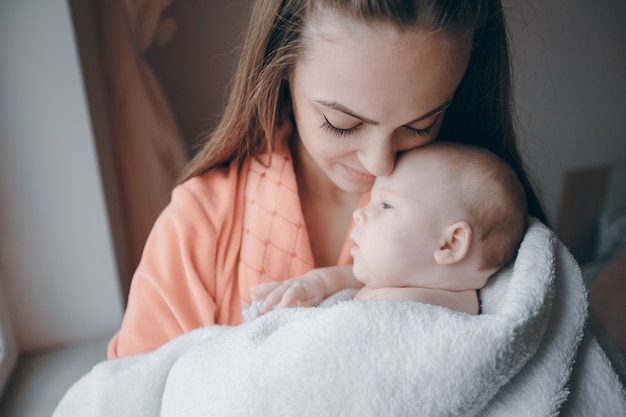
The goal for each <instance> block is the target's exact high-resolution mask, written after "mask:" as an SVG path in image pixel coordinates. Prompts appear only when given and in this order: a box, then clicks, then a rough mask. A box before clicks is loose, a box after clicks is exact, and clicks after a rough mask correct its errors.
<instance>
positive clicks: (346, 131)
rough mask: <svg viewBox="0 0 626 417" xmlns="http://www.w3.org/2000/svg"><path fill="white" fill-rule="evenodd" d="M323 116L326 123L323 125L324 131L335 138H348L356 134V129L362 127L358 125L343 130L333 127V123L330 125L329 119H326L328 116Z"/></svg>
mask: <svg viewBox="0 0 626 417" xmlns="http://www.w3.org/2000/svg"><path fill="white" fill-rule="evenodd" d="M323 116H324V123H322V129H324V130H326V131H328V132H330V133H332V134H333V135H335V136H339V137H340V138H342V137H344V136H348V135H350V134H351V133H354V132H355V131H356V129H357V128H358V127H359V126H360V125H356V126H353V127H351V128H348V129H341V128H339V127H335V126H333V125H332V123H330V122H329V121H328V119H327V118H326V115H323Z"/></svg>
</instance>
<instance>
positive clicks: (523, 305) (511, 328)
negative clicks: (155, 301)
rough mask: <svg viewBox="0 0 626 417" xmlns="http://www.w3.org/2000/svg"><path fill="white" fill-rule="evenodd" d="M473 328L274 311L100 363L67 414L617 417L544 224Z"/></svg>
mask: <svg viewBox="0 0 626 417" xmlns="http://www.w3.org/2000/svg"><path fill="white" fill-rule="evenodd" d="M481 302H482V314H481V315H478V316H470V315H467V314H463V313H459V312H456V311H452V310H449V309H446V308H444V307H438V306H432V305H426V304H421V303H416V302H407V301H359V300H350V301H344V302H340V303H337V304H336V305H334V306H332V307H329V308H293V309H279V310H275V311H272V312H270V313H268V314H266V315H264V316H262V317H259V318H258V319H256V320H253V321H251V322H249V323H246V324H244V325H241V326H235V327H230V326H209V327H206V328H202V329H198V330H196V331H193V332H190V333H188V334H185V335H182V336H180V337H179V338H177V339H175V340H173V341H171V342H170V343H168V344H166V345H164V346H163V347H161V348H160V349H158V350H156V351H154V352H152V353H148V354H142V355H136V356H132V357H128V358H122V359H117V360H113V361H108V362H103V363H101V364H99V365H97V366H96V367H95V368H94V369H93V370H92V371H91V372H90V373H89V374H87V375H86V376H85V377H83V378H82V379H81V380H79V381H78V382H77V383H76V384H75V385H74V386H73V387H72V388H71V389H70V390H69V391H68V393H67V394H66V396H65V397H64V399H63V400H62V401H61V403H60V404H59V406H58V408H57V410H56V412H55V414H54V417H65V416H81V417H90V416H94V417H95V416H116V417H122V416H133V417H137V416H163V417H174V416H192V417H195V416H337V415H340V416H377V417H378V416H503V417H504V416H506V417H517V416H529V417H538V416H556V415H563V416H581V417H582V416H585V417H589V416H626V395H625V393H624V389H623V387H622V386H621V385H620V383H619V381H618V378H617V375H616V374H615V372H614V370H613V368H612V367H611V364H610V362H609V361H608V359H607V358H606V356H605V355H604V352H603V351H602V350H601V348H600V346H599V345H598V343H597V341H596V340H595V338H594V337H593V336H591V335H589V334H585V331H584V329H585V327H584V326H585V320H586V317H587V313H586V312H587V304H586V292H585V288H584V285H583V282H582V278H581V274H580V269H579V268H578V266H577V264H576V262H575V261H574V259H573V257H572V256H571V255H570V254H569V252H568V251H567V250H566V249H565V248H564V246H563V245H562V244H561V243H560V242H559V241H558V240H557V239H556V237H555V236H554V234H553V233H552V232H551V231H550V230H549V229H548V228H546V227H545V226H543V225H542V224H541V223H539V222H538V221H536V220H531V223H530V226H529V230H528V232H527V234H526V236H525V238H524V241H523V242H522V246H521V248H520V251H519V253H518V256H517V258H516V261H515V262H514V264H513V265H512V266H511V267H508V268H506V269H504V270H502V271H501V272H500V273H499V274H498V275H497V276H496V277H494V278H493V279H492V280H491V281H490V283H489V284H488V286H487V287H486V288H485V289H483V290H482V291H481Z"/></svg>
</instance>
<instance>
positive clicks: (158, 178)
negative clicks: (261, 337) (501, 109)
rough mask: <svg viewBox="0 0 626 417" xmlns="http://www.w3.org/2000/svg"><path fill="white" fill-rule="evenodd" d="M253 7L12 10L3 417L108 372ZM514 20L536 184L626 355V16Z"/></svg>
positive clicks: (1, 80)
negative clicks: (138, 271)
mask: <svg viewBox="0 0 626 417" xmlns="http://www.w3.org/2000/svg"><path fill="white" fill-rule="evenodd" d="M251 3H252V0H221V1H203V0H174V1H173V2H172V1H171V0H153V1H145V0H108V1H104V0H70V1H62V0H26V1H24V0H3V1H2V2H0V342H1V344H0V347H1V350H0V355H1V356H0V389H1V388H2V387H3V386H4V387H5V395H4V396H3V399H2V400H1V401H0V416H17V415H24V416H26V415H28V416H30V417H33V416H39V415H42V416H43V415H46V416H49V415H50V414H51V411H52V409H53V408H54V405H56V403H57V402H58V401H59V399H60V396H61V395H62V394H63V393H64V392H65V390H67V388H68V387H69V385H70V384H71V383H72V382H73V381H74V380H76V379H77V378H78V377H79V376H80V375H82V374H83V373H85V372H86V371H87V370H88V369H89V368H90V367H91V366H93V364H94V363H96V362H98V361H100V360H104V359H105V347H106V342H107V341H108V339H109V338H110V337H111V335H112V334H113V332H114V331H115V330H116V329H117V328H118V326H119V324H120V320H121V317H122V313H123V309H124V306H125V302H126V294H127V291H128V285H129V283H130V278H131V275H132V271H133V270H134V267H135V266H136V263H137V260H138V257H139V256H140V252H141V248H142V246H143V242H144V240H145V237H146V235H147V233H148V231H149V229H150V227H151V225H152V223H153V222H154V220H155V218H156V216H157V215H158V213H159V212H160V210H161V209H162V208H163V206H164V205H165V204H166V203H167V201H168V198H169V190H170V189H171V186H172V183H173V181H174V180H175V178H176V176H177V173H178V170H179V169H180V167H181V166H182V164H184V162H185V161H186V160H187V158H188V157H189V156H190V155H191V154H192V153H193V151H194V144H195V143H197V142H198V140H199V139H200V138H201V136H202V134H203V132H206V131H208V130H210V129H211V128H212V127H213V126H215V124H216V121H217V120H218V117H219V114H220V109H221V107H222V105H223V103H224V100H225V97H226V94H227V91H228V82H229V79H230V75H231V74H232V71H233V68H234V65H235V59H236V55H237V53H236V51H237V47H238V43H239V40H240V34H241V30H242V28H243V26H244V23H245V21H246V19H247V14H248V9H249V6H250V4H251ZM505 7H506V13H507V15H508V18H509V24H510V37H511V44H512V51H513V68H514V73H515V80H516V105H517V111H518V115H519V120H518V122H519V128H520V130H519V131H520V136H521V139H522V148H523V153H524V154H525V156H526V161H527V163H528V167H529V170H530V172H531V173H532V175H533V176H534V178H535V181H536V184H537V186H538V189H539V190H540V192H541V195H542V197H543V199H544V201H545V206H546V209H547V212H548V217H549V221H550V223H551V225H552V227H554V228H555V230H556V231H557V232H558V234H559V237H561V239H562V240H563V241H564V242H565V243H566V244H567V245H568V247H570V249H571V251H572V253H573V254H574V255H575V256H576V258H577V259H578V260H579V262H580V263H581V265H582V266H583V272H584V274H585V279H586V280H587V283H588V285H589V288H590V300H591V301H592V308H593V307H594V305H595V306H597V307H595V308H596V313H597V315H598V316H599V317H600V318H601V319H602V320H603V322H604V326H605V327H606V328H607V330H609V333H610V335H611V337H612V338H613V340H614V342H615V344H616V345H617V347H618V348H622V349H626V336H624V335H625V334H626V322H625V321H624V320H625V317H626V311H624V307H623V306H626V286H625V284H624V283H625V282H626V276H625V275H626V252H625V250H624V247H625V246H626V238H625V236H626V192H625V190H626V49H625V48H624V46H623V45H624V42H625V41H626V26H625V25H624V22H626V2H624V1H623V0H598V1H595V2H588V1H585V0H527V1H515V2H514V1H505ZM625 351H626V350H625Z"/></svg>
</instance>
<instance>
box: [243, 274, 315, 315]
mask: <svg viewBox="0 0 626 417" xmlns="http://www.w3.org/2000/svg"><path fill="white" fill-rule="evenodd" d="M250 294H251V295H252V299H253V300H264V301H263V303H262V304H261V307H260V308H259V312H260V313H261V314H265V313H266V312H268V311H270V310H271V309H272V308H274V307H275V306H279V307H313V306H317V305H319V303H321V302H322V300H323V299H324V296H325V294H326V288H325V284H324V281H323V280H322V279H321V278H319V277H317V276H315V275H313V274H307V275H304V276H302V277H299V278H293V279H290V280H287V281H283V282H269V283H265V284H259V285H257V286H255V287H253V288H252V289H251V290H250Z"/></svg>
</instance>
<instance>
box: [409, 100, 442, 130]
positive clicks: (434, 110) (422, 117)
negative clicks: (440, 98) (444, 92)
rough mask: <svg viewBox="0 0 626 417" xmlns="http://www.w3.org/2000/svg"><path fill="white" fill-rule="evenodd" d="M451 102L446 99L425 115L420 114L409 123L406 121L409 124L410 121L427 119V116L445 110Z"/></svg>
mask: <svg viewBox="0 0 626 417" xmlns="http://www.w3.org/2000/svg"><path fill="white" fill-rule="evenodd" d="M451 104H452V100H448V101H446V102H445V103H443V104H442V105H441V106H437V107H436V108H434V109H432V110H431V111H429V112H428V113H426V114H425V115H423V116H420V117H418V118H417V119H415V120H411V121H410V122H409V123H407V125H410V124H411V123H416V122H421V121H422V120H425V119H428V118H429V117H431V116H434V115H435V114H437V113H440V112H442V111H444V110H446V109H447V108H448V107H450V105H451Z"/></svg>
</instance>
